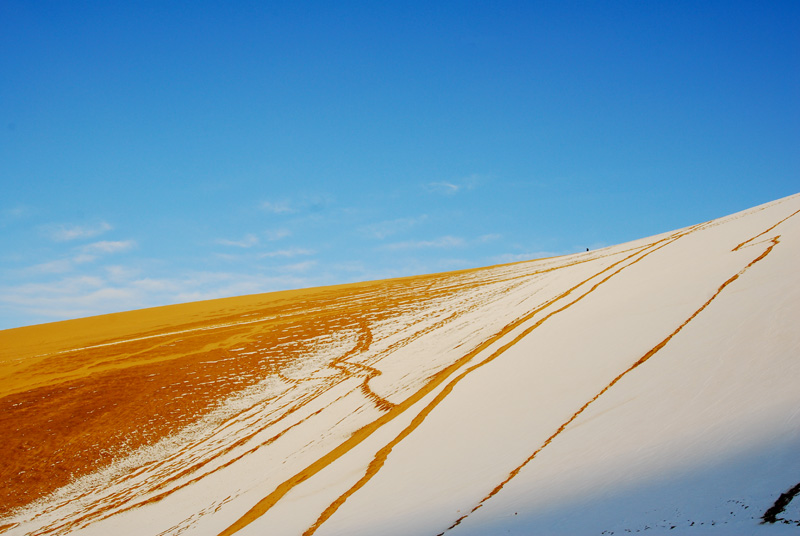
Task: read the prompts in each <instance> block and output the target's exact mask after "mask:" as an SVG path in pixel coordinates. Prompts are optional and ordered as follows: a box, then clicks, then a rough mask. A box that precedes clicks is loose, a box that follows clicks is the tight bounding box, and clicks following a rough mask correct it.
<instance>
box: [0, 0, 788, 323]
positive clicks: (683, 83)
mask: <svg viewBox="0 0 800 536" xmlns="http://www.w3.org/2000/svg"><path fill="white" fill-rule="evenodd" d="M122 4H125V5H122ZM128 4H129V5H128ZM799 28H800V3H799V2H796V1H792V2H763V1H759V2H733V1H731V2H695V1H692V2H677V1H669V2H616V3H611V2H565V1H557V2H402V3H394V4H390V5H385V4H384V3H382V2H327V1H324V2H303V1H291V2H205V1H192V2H161V1H159V2H130V3H122V2H120V3H112V2H68V1H59V2H28V1H17V0H3V1H2V2H0V185H2V193H1V194H0V329H5V328H11V327H16V326H21V325H27V324H33V323H41V322H49V321H53V320H60V319H65V318H73V317H79V316H86V315H92V314H100V313H106V312H112V311H121V310H128V309H134V308H140V307H147V306H153V305H163V304H168V303H177V302H184V301H192V300H199V299H206V298H216V297H222V296H232V295H241V294H249V293H256V292H265V291H271V290H279V289H285V288H297V287H307V286H316V285H324V284H333V283H342V282H350V281H360V280H368V279H379V278H386V277H393V276H402V275H412V274H419V273H430V272H439V271H446V270H453V269H459V268H468V267H476V266H484V265H490V264H497V263H502V262H510V261H514V260H523V259H529V258H535V257H540V256H547V255H554V254H565V253H571V252H575V251H580V250H584V249H585V248H587V247H590V248H596V247H601V246H604V245H611V244H616V243H620V242H625V241H628V240H633V239H636V238H640V237H644V236H649V235H653V234H656V233H659V232H664V231H669V230H672V229H675V228H679V227H684V226H687V225H691V224H694V223H699V222H702V221H706V220H709V219H713V218H716V217H719V216H723V215H726V214H729V213H732V212H736V211H739V210H742V209H745V208H748V207H750V206H753V205H757V204H760V203H764V202H767V201H771V200H773V199H777V198H780V197H784V196H787V195H790V194H793V193H797V192H798V191H800V173H799V171H800V31H799V30H798V29H799Z"/></svg>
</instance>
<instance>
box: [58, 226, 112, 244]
mask: <svg viewBox="0 0 800 536" xmlns="http://www.w3.org/2000/svg"><path fill="white" fill-rule="evenodd" d="M111 229H113V227H112V226H111V225H110V224H109V223H107V222H100V223H98V224H95V225H56V226H48V227H46V228H45V230H46V232H47V234H48V235H49V236H50V238H51V239H52V240H54V241H56V242H69V241H71V240H78V239H81V238H92V237H95V236H97V235H101V234H103V233H105V232H107V231H110V230H111Z"/></svg>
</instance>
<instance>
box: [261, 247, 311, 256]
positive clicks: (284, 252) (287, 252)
mask: <svg viewBox="0 0 800 536" xmlns="http://www.w3.org/2000/svg"><path fill="white" fill-rule="evenodd" d="M313 254H314V250H311V249H305V248H289V249H279V250H276V251H268V252H266V253H262V254H261V255H259V256H260V257H262V258H264V257H298V256H301V255H313Z"/></svg>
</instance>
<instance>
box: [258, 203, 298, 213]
mask: <svg viewBox="0 0 800 536" xmlns="http://www.w3.org/2000/svg"><path fill="white" fill-rule="evenodd" d="M261 208H263V209H264V210H266V211H267V212H271V213H272V214H291V213H292V212H295V210H294V209H293V208H292V207H291V205H290V204H289V202H288V201H264V202H263V203H261Z"/></svg>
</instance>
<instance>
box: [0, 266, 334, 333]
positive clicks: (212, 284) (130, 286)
mask: <svg viewBox="0 0 800 536" xmlns="http://www.w3.org/2000/svg"><path fill="white" fill-rule="evenodd" d="M314 264H315V263H314V262H313V261H309V262H305V263H298V264H292V265H287V266H284V267H281V268H280V269H279V270H280V272H281V273H280V274H277V275H273V276H266V275H252V274H241V273H231V272H199V273H197V272H196V273H186V274H182V275H180V276H177V277H169V278H158V277H144V278H138V279H135V277H136V276H137V275H138V271H136V270H131V269H129V268H125V267H121V266H111V267H106V268H105V270H104V271H103V272H101V273H102V274H103V276H82V277H62V278H60V279H58V280H56V281H50V282H46V283H27V284H23V285H18V286H9V287H0V309H4V310H7V311H14V312H16V313H17V315H18V316H20V317H25V316H26V315H27V316H29V317H31V316H32V317H33V318H35V320H33V321H40V322H43V321H50V320H62V319H67V318H78V317H83V316H90V315H97V314H105V313H111V312H116V311H128V310H131V309H139V308H143V307H153V306H158V305H167V304H171V303H184V302H188V301H197V300H205V299H214V298H223V297H228V296H241V295H244V294H255V293H261V292H270V291H275V290H282V289H287V288H302V287H309V286H313V285H315V284H320V281H319V279H310V278H307V277H304V276H301V275H299V274H301V273H302V272H305V271H307V270H308V269H310V268H311V267H312V266H314Z"/></svg>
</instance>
